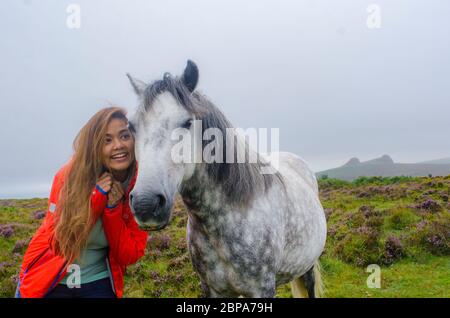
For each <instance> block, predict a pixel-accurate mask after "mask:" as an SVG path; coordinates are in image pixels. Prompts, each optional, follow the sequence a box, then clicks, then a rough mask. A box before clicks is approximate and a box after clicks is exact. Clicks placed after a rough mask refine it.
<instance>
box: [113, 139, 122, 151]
mask: <svg viewBox="0 0 450 318" xmlns="http://www.w3.org/2000/svg"><path fill="white" fill-rule="evenodd" d="M122 147H123V144H122V141H121V140H120V139H116V140H114V149H120V148H122Z"/></svg>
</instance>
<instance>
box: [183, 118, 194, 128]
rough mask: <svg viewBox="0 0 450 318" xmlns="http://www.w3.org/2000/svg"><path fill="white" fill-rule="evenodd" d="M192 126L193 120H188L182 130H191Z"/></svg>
mask: <svg viewBox="0 0 450 318" xmlns="http://www.w3.org/2000/svg"><path fill="white" fill-rule="evenodd" d="M191 124H192V119H188V120H186V121H185V122H184V123H183V125H181V128H186V129H189V128H191Z"/></svg>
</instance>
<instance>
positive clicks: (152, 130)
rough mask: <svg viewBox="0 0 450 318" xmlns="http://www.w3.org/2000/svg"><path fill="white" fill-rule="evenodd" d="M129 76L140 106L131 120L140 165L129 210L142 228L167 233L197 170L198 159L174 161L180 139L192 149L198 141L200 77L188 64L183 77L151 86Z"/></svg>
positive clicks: (165, 78)
mask: <svg viewBox="0 0 450 318" xmlns="http://www.w3.org/2000/svg"><path fill="white" fill-rule="evenodd" d="M127 76H128V78H129V80H130V83H131V85H132V87H133V88H134V91H135V92H136V94H137V95H138V97H139V101H140V104H139V106H138V109H137V111H136V114H135V115H134V117H132V118H131V120H130V128H131V130H132V131H133V130H134V133H135V140H136V142H135V147H136V159H137V160H138V162H139V171H138V176H137V180H136V184H135V186H134V188H133V191H131V193H130V206H131V210H132V211H133V214H134V216H135V219H136V221H137V222H138V224H139V225H140V226H141V227H144V228H151V229H162V228H164V227H165V226H166V225H167V224H168V223H169V220H170V215H171V208H172V205H173V202H174V197H175V194H176V192H177V190H178V188H179V186H180V184H181V182H182V181H183V180H186V179H188V178H189V177H190V176H191V175H192V174H193V172H194V169H195V168H194V162H195V158H192V157H191V158H192V160H183V161H182V162H179V160H178V161H176V160H173V158H174V152H176V150H177V149H176V145H177V144H178V143H179V140H180V138H181V139H183V140H185V141H186V142H189V143H191V145H192V147H194V144H195V143H196V142H199V141H195V140H194V138H193V136H194V134H193V130H194V121H195V119H196V117H197V116H196V115H197V114H196V111H195V108H196V107H195V106H194V103H195V98H194V97H193V95H194V90H195V88H196V86H197V83H198V76H199V72H198V68H197V66H196V65H195V63H194V62H192V61H188V63H187V66H186V68H185V70H184V72H183V74H182V76H181V77H173V76H172V75H170V74H169V73H165V74H164V76H163V79H162V80H157V81H155V82H153V83H151V84H149V85H147V84H146V83H144V82H142V81H140V80H137V79H134V78H133V77H131V76H130V75H129V74H127ZM174 136H176V137H174ZM183 158H185V157H183Z"/></svg>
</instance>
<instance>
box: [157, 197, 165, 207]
mask: <svg viewBox="0 0 450 318" xmlns="http://www.w3.org/2000/svg"><path fill="white" fill-rule="evenodd" d="M156 197H157V198H158V201H159V203H158V205H159V207H160V208H162V207H163V206H165V205H166V197H165V196H163V195H162V194H158V195H157V196H156Z"/></svg>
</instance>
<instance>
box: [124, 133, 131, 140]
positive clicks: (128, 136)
mask: <svg viewBox="0 0 450 318" xmlns="http://www.w3.org/2000/svg"><path fill="white" fill-rule="evenodd" d="M130 137H131V136H130V135H129V134H125V135H122V139H123V140H128V139H130Z"/></svg>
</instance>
